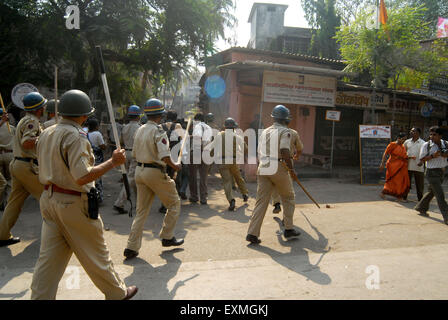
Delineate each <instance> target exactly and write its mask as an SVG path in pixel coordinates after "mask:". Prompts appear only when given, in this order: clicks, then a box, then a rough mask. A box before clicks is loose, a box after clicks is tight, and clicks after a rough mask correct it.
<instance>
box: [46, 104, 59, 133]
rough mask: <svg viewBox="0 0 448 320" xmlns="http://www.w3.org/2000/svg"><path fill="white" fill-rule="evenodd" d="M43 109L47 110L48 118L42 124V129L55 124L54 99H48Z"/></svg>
mask: <svg viewBox="0 0 448 320" xmlns="http://www.w3.org/2000/svg"><path fill="white" fill-rule="evenodd" d="M58 105H59V100H58ZM45 110H46V111H47V114H48V120H47V121H45V122H44V124H43V125H42V128H43V129H44V130H45V129H47V128H49V127H51V126H52V125H54V124H56V103H55V100H54V99H51V100H48V102H47V106H46V108H45Z"/></svg>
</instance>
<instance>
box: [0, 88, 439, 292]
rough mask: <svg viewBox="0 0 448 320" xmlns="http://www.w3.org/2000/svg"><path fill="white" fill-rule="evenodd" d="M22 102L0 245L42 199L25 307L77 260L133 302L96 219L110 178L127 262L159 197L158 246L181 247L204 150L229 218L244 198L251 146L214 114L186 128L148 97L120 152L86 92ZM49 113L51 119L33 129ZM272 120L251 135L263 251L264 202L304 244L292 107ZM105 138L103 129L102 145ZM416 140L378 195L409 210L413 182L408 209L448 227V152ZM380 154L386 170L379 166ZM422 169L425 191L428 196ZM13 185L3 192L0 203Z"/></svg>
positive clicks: (3, 141)
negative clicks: (186, 206) (447, 185)
mask: <svg viewBox="0 0 448 320" xmlns="http://www.w3.org/2000/svg"><path fill="white" fill-rule="evenodd" d="M23 103H24V110H25V116H24V117H23V118H22V119H21V120H20V121H19V122H18V124H17V126H16V127H14V126H12V125H10V124H9V121H8V115H7V114H2V119H1V122H0V160H1V161H0V165H1V169H2V170H1V171H0V200H2V201H3V203H5V208H4V212H3V215H2V217H1V220H0V247H2V246H9V245H13V244H15V243H18V242H20V238H18V237H14V236H13V235H12V234H11V229H12V227H13V226H14V225H15V223H16V221H17V219H18V217H19V214H20V212H21V210H22V207H23V204H24V202H25V200H26V199H27V198H28V196H30V195H31V196H33V197H34V198H35V199H36V200H37V201H39V205H40V211H41V215H42V218H43V220H42V231H41V246H40V252H39V258H38V260H37V262H36V266H35V269H34V273H33V279H32V284H31V299H55V298H56V294H57V288H58V284H59V281H60V280H61V278H62V276H63V274H64V271H65V269H66V267H67V265H68V262H69V260H70V258H71V256H72V255H73V254H75V255H76V257H77V258H78V260H79V262H80V263H81V265H82V267H83V268H84V269H85V270H86V273H87V274H88V276H89V277H90V279H91V280H92V282H93V283H94V284H95V285H96V286H97V287H98V288H99V289H100V290H101V291H102V292H103V293H104V295H105V297H106V299H131V298H132V297H133V296H134V295H135V294H136V293H137V292H138V288H137V287H136V286H126V285H125V283H124V282H123V280H122V279H121V278H120V276H119V274H118V273H117V272H116V270H115V268H114V265H113V263H112V260H111V257H110V252H109V248H108V246H107V244H106V241H105V238H104V234H103V229H104V225H103V222H102V219H101V215H100V214H99V207H100V205H101V203H102V202H103V199H104V198H103V189H104V188H107V186H106V185H103V183H102V180H101V178H102V176H103V175H104V174H106V173H107V172H109V171H110V170H112V169H114V168H117V167H119V166H123V165H124V166H125V168H126V172H127V175H128V178H129V180H128V181H129V186H130V188H129V190H130V191H131V195H132V196H133V197H134V198H135V199H136V201H135V203H136V215H135V217H134V219H133V222H132V226H131V229H130V232H129V237H128V240H127V243H126V246H125V249H124V252H123V255H124V256H125V258H126V259H128V260H129V259H133V258H135V257H137V256H138V255H139V250H140V249H141V247H142V235H143V230H144V225H145V221H146V219H147V217H148V214H149V212H150V210H151V206H152V203H153V201H154V198H155V197H158V198H159V199H160V201H161V203H162V207H161V208H159V212H161V213H163V214H164V220H163V225H162V227H161V230H160V233H159V237H160V240H161V244H162V246H163V247H172V246H175V247H177V246H181V245H182V244H183V243H184V239H177V238H176V236H175V229H176V224H177V220H178V218H179V215H180V212H181V199H183V200H186V199H189V201H190V202H191V203H198V202H200V204H201V205H204V206H206V205H207V200H208V182H207V179H208V176H209V174H210V163H209V162H208V161H205V159H204V158H203V157H202V155H203V153H204V151H207V152H210V154H213V155H214V157H215V158H214V159H219V161H215V162H213V165H216V166H217V169H218V172H219V173H220V176H221V179H222V186H223V189H224V191H225V196H226V199H227V201H228V202H229V207H228V210H229V211H234V210H235V208H236V197H235V193H234V189H239V191H240V193H241V196H242V198H243V201H244V202H247V201H248V199H249V191H248V188H247V186H246V182H245V180H244V178H243V175H242V174H241V170H240V168H239V164H241V162H240V161H239V160H240V159H241V158H243V163H245V162H246V161H247V157H248V154H247V151H248V149H249V148H248V147H247V144H246V142H245V140H244V138H243V137H242V136H240V135H239V133H238V132H237V130H236V129H237V128H238V127H239V126H238V123H237V122H236V121H235V120H234V119H233V118H227V119H226V120H225V121H224V124H223V127H222V128H220V129H221V130H213V129H217V127H216V124H215V123H214V116H213V114H207V115H204V114H202V113H197V114H196V115H195V116H194V118H193V119H191V120H189V121H188V122H186V121H184V119H177V114H176V113H175V112H174V111H172V110H168V111H167V110H166V109H165V106H164V105H163V104H162V102H161V101H160V100H158V99H154V98H152V99H149V100H147V101H146V103H145V104H144V107H143V108H140V107H139V106H136V105H132V106H130V107H129V108H128V112H127V119H126V123H125V124H123V125H122V126H120V129H119V130H118V126H117V131H118V132H119V139H120V146H122V148H121V149H118V148H117V147H116V146H117V144H118V143H116V141H115V140H111V139H109V138H110V136H109V137H107V138H106V139H105V137H104V134H103V133H101V125H100V123H99V121H98V120H97V119H96V118H94V117H93V114H94V113H95V109H94V108H93V106H92V103H91V101H90V98H89V97H88V95H87V94H86V93H84V92H82V91H79V90H69V91H67V92H66V93H64V94H63V95H62V97H61V99H60V101H57V102H56V101H47V99H45V98H44V97H43V96H42V95H41V94H40V93H38V92H32V93H29V94H27V95H26V96H25V97H24V98H23ZM56 103H57V105H58V107H59V108H58V114H57V115H56V114H55V113H56V112H55V108H54V106H55V104H56ZM45 108H48V109H47V112H48V115H49V119H47V120H48V121H47V122H45V123H44V125H41V120H42V118H43V115H44V111H45ZM142 109H143V110H142ZM142 114H144V118H143V117H141V116H142ZM52 117H53V118H52ZM271 117H272V121H273V124H272V125H271V126H269V127H267V128H266V129H264V130H263V131H262V133H261V134H260V136H259V137H258V135H256V137H257V139H256V143H257V144H258V154H257V157H258V163H259V164H258V171H257V193H256V199H255V208H254V210H253V214H252V216H251V218H250V222H249V226H248V230H247V234H246V240H247V241H248V242H250V243H251V244H255V245H256V244H259V243H260V242H261V240H260V238H259V237H260V230H261V227H262V224H263V220H264V217H265V215H266V212H267V210H268V207H269V203H270V202H271V201H272V205H273V206H274V210H273V213H278V212H280V211H281V210H282V208H281V206H283V220H282V223H283V227H284V231H283V236H284V237H285V238H286V239H291V238H295V237H298V236H299V235H300V232H299V231H297V230H296V229H295V228H294V224H293V218H294V210H295V193H294V188H293V180H294V179H297V177H296V176H295V172H294V165H293V161H294V160H297V159H298V158H299V157H300V154H301V152H302V149H303V143H302V142H301V140H300V136H299V135H298V133H297V132H296V131H295V130H293V129H291V128H289V124H290V121H291V115H290V111H289V109H288V108H286V107H285V106H283V105H278V106H276V107H275V108H273V110H272V112H271ZM257 123H258V128H259V127H261V126H264V125H263V124H262V122H261V120H260V118H258V119H255V121H254V123H252V124H251V126H254V127H256V126H257ZM111 125H115V124H111ZM111 128H112V127H111V126H109V127H108V132H107V133H106V134H107V135H109V133H110V131H111ZM420 133H421V131H420V129H419V128H413V129H412V130H411V138H410V139H408V140H406V136H405V135H403V134H400V135H399V136H398V137H397V140H396V141H395V142H392V143H391V144H390V145H389V146H388V147H387V149H386V151H385V153H384V155H383V159H382V163H381V166H380V169H381V170H382V169H383V168H384V166H385V167H386V169H387V172H386V184H385V186H384V190H383V192H382V193H381V195H382V197H384V196H385V195H386V194H388V195H392V196H395V197H397V198H398V199H400V200H401V201H406V199H407V196H408V193H409V189H410V181H411V178H412V177H414V179H415V182H416V187H417V195H418V198H419V203H418V204H417V206H416V207H415V210H417V211H418V212H419V214H420V215H423V216H425V215H428V214H427V211H428V208H429V203H430V201H431V199H432V198H433V197H436V199H437V203H438V205H439V208H440V210H441V212H442V215H443V217H444V221H445V223H446V224H448V205H447V203H446V201H445V197H444V192H443V189H442V181H443V176H444V168H445V166H446V165H447V159H446V158H447V157H448V142H446V141H444V140H442V139H441V137H442V131H441V129H440V128H438V127H432V128H431V129H430V137H429V138H430V139H429V141H428V142H424V141H423V140H422V139H421V138H420ZM184 142H185V143H184ZM230 142H231V143H230ZM108 144H112V149H113V150H112V152H111V155H110V156H106V155H105V154H106V152H107V149H108ZM109 147H110V146H109ZM387 156H389V160H388V161H387V163H385V161H386V159H387ZM424 166H426V177H427V180H428V183H429V190H428V192H427V193H425V194H424V193H423V191H424V190H423V186H424V183H423V182H422V179H423V168H424ZM8 169H9V171H8ZM198 175H199V183H198ZM9 178H10V179H11V191H10V194H9V196H8V197H6V196H5V189H6V186H7V184H8V183H7V179H9ZM293 178H294V179H293ZM234 184H236V187H234ZM187 188H188V189H189V197H187V195H186V193H187ZM6 198H7V201H5V199H6ZM126 199H127V190H126V188H125V186H124V185H123V187H122V189H121V190H120V193H119V196H118V197H117V199H116V201H115V202H114V204H113V208H114V209H115V210H116V211H118V213H120V214H125V213H127V210H126V208H125V202H126Z"/></svg>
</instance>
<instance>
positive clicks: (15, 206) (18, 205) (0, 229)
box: [0, 160, 44, 240]
mask: <svg viewBox="0 0 448 320" xmlns="http://www.w3.org/2000/svg"><path fill="white" fill-rule="evenodd" d="M9 169H10V171H11V176H12V187H11V188H12V190H11V194H10V195H9V198H8V204H7V205H6V208H5V212H4V213H3V216H2V219H1V221H0V240H8V239H9V238H11V237H12V235H11V232H10V231H11V229H12V227H13V226H14V225H15V223H16V222H17V219H18V218H19V215H20V212H21V211H22V207H23V203H24V202H25V200H26V198H28V196H29V195H30V194H31V195H32V196H33V197H34V198H36V200H38V201H39V199H40V195H41V194H42V191H43V190H44V186H43V185H42V184H41V183H40V182H39V176H38V174H37V172H36V171H35V170H34V169H33V168H32V165H31V163H29V162H24V161H20V160H13V161H12V162H11V165H10V167H9Z"/></svg>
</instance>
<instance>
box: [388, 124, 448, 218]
mask: <svg viewBox="0 0 448 320" xmlns="http://www.w3.org/2000/svg"><path fill="white" fill-rule="evenodd" d="M409 136H410V138H409V139H406V138H407V135H406V134H405V133H399V134H398V136H397V140H396V141H394V142H391V143H390V144H389V145H388V146H387V148H386V151H385V152H384V154H383V158H382V161H381V165H380V170H383V169H384V166H385V162H386V159H387V158H388V157H389V159H388V160H387V163H386V182H385V184H384V188H383V190H382V192H381V193H380V196H381V198H383V199H385V197H386V195H391V196H394V197H395V198H396V199H397V200H398V201H400V202H408V199H407V198H408V194H409V191H410V189H411V182H412V178H414V181H415V188H416V193H417V199H418V203H417V205H416V206H415V207H414V209H415V210H416V211H418V212H419V215H421V216H424V217H428V216H429V215H428V213H427V211H428V209H429V204H430V202H431V200H432V199H433V198H434V197H436V200H437V205H438V206H439V209H440V212H441V213H442V216H443V221H444V222H445V224H448V204H447V202H446V200H445V193H444V191H443V187H442V183H443V180H444V176H445V167H446V166H447V165H448V160H447V158H448V142H447V141H445V140H443V130H442V129H441V128H440V127H438V126H433V127H431V128H430V129H429V139H428V141H426V142H425V141H424V140H423V139H422V138H421V137H420V136H421V129H420V128H417V127H413V128H412V129H411V130H410V132H409ZM425 176H426V179H427V181H428V191H427V192H426V193H424V185H425V182H424V177H425Z"/></svg>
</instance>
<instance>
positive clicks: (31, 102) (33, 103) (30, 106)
mask: <svg viewBox="0 0 448 320" xmlns="http://www.w3.org/2000/svg"><path fill="white" fill-rule="evenodd" d="M22 101H23V107H24V109H25V111H36V110H38V109H40V108H42V107H45V105H46V104H47V101H48V100H47V99H45V98H44V97H43V96H42V95H41V94H40V93H39V92H30V93H28V94H27V95H25V96H24V97H23V100H22Z"/></svg>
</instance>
